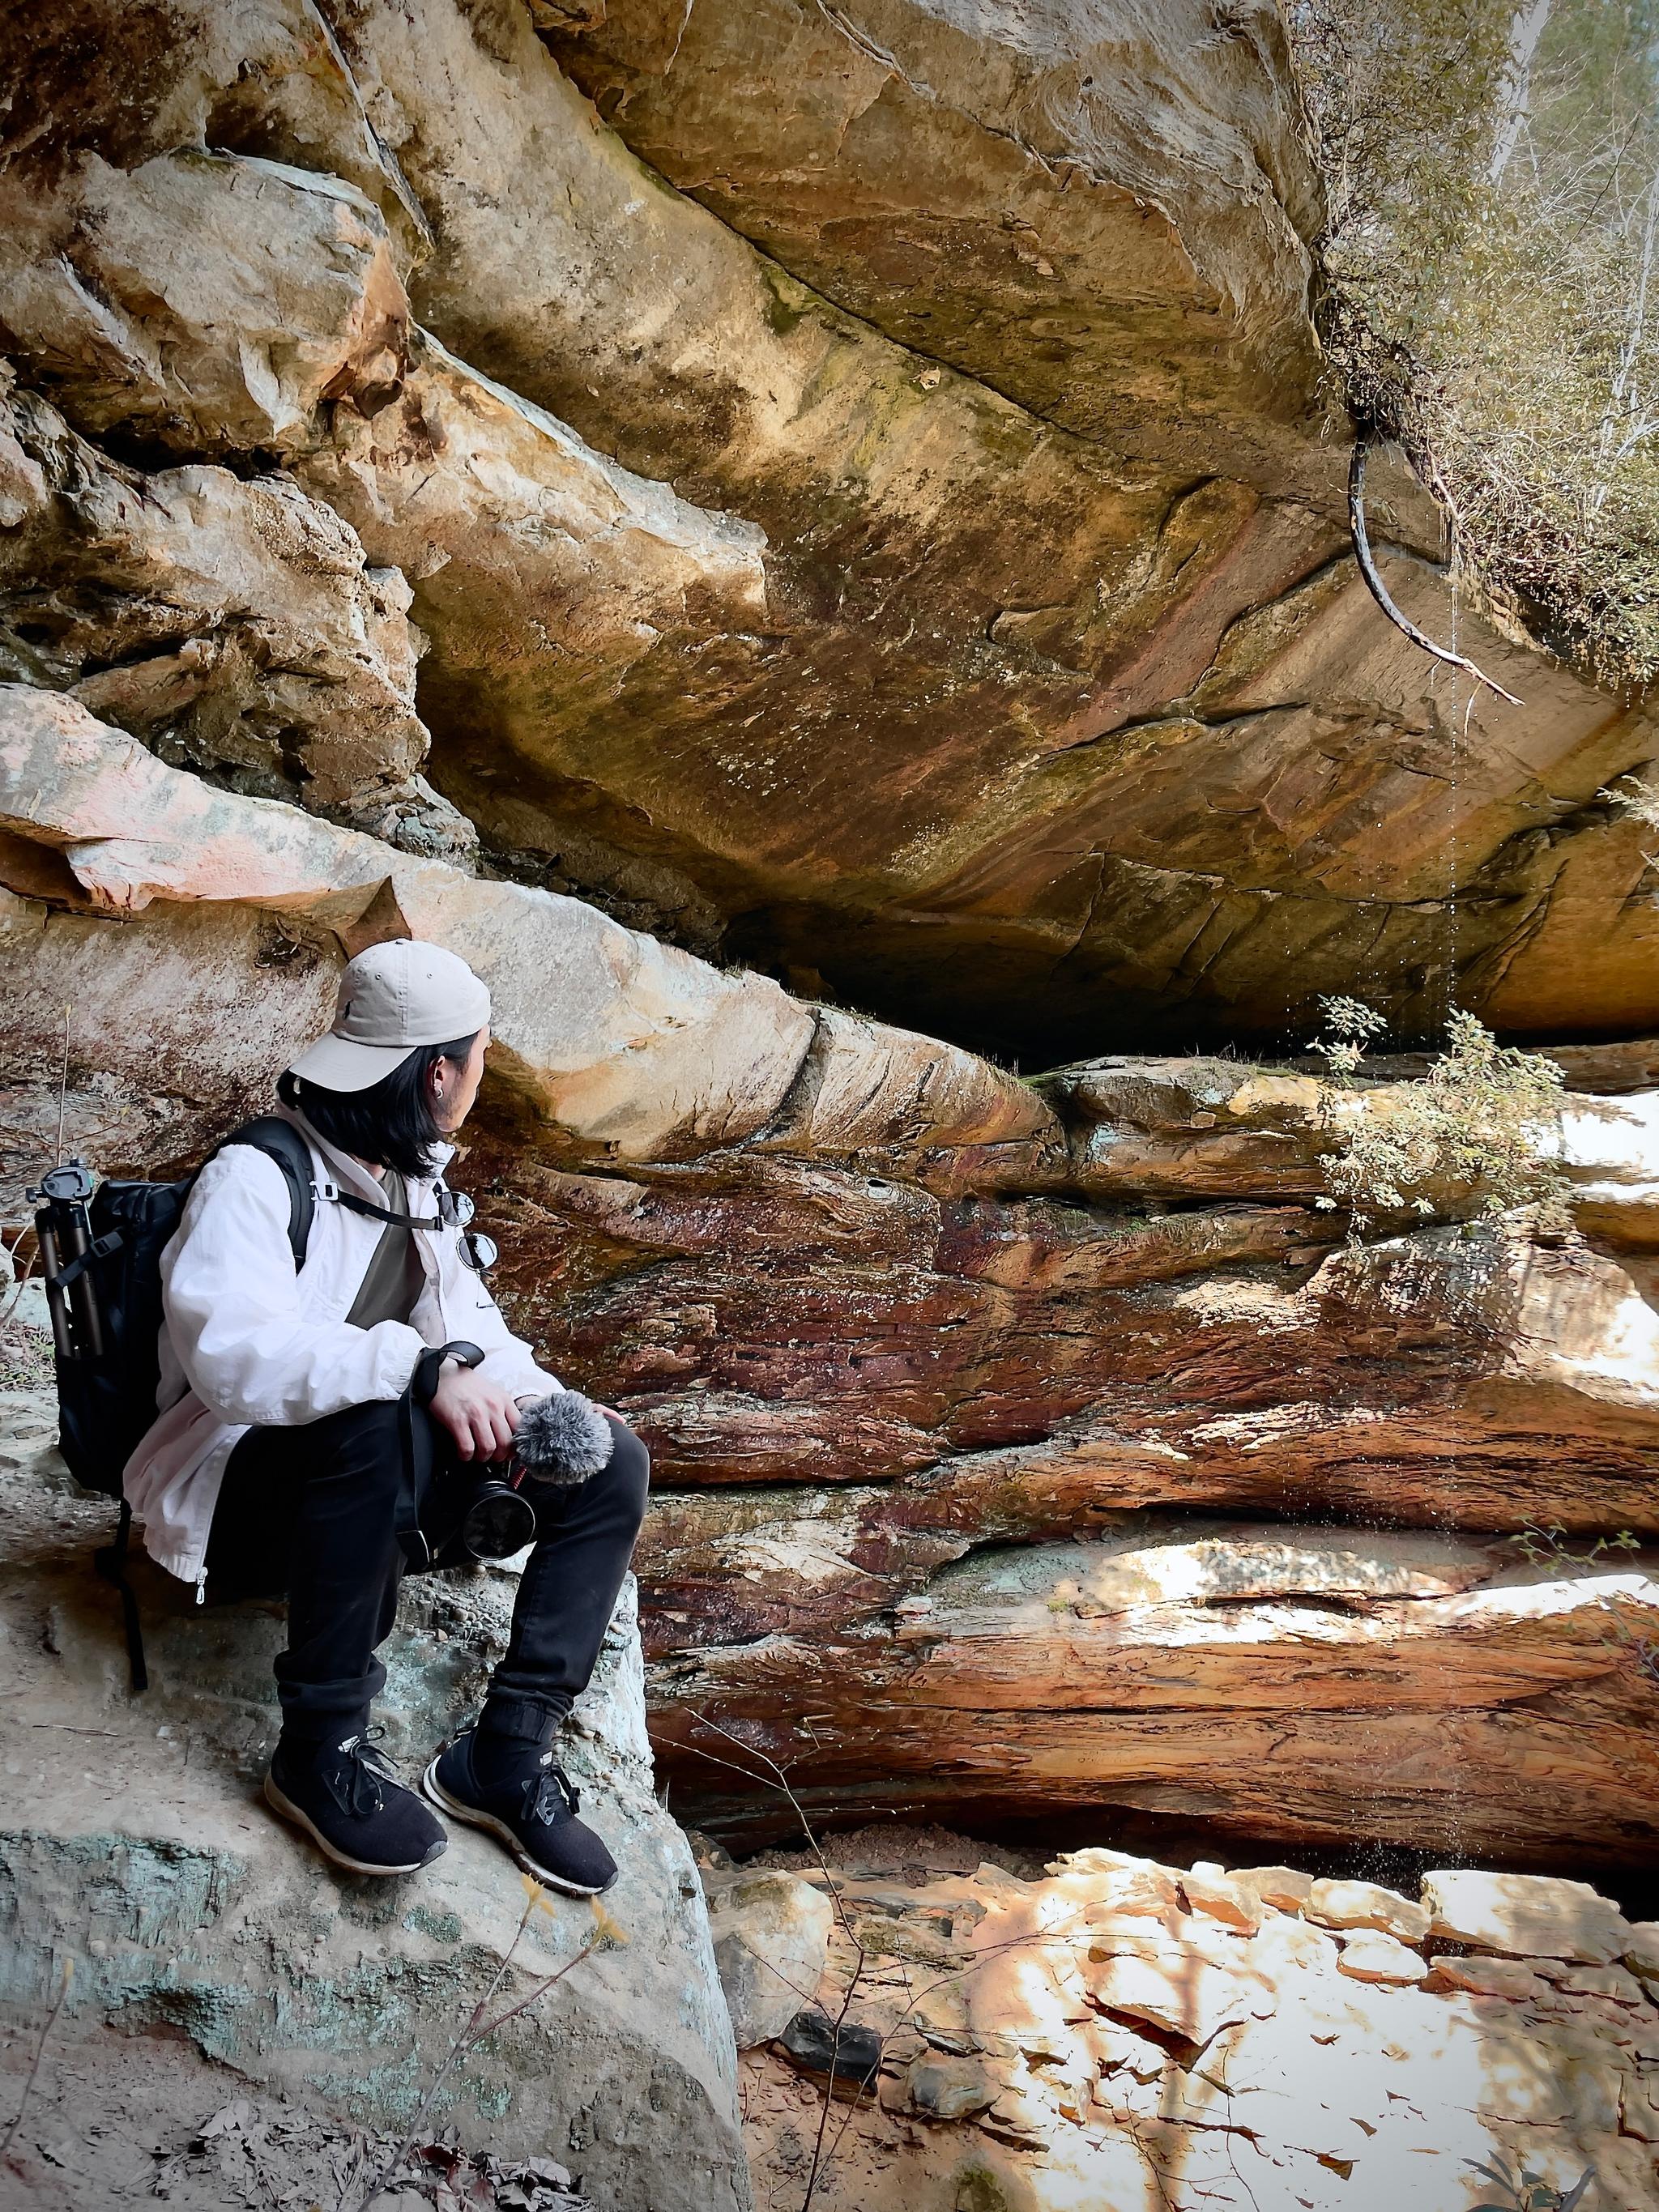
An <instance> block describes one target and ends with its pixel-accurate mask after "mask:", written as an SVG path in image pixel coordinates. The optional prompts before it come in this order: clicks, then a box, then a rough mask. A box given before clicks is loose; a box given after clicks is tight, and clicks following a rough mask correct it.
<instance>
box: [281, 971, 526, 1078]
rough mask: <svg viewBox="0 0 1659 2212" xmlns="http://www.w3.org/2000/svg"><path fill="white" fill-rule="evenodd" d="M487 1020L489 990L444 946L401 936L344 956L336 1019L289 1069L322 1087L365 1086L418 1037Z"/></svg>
mask: <svg viewBox="0 0 1659 2212" xmlns="http://www.w3.org/2000/svg"><path fill="white" fill-rule="evenodd" d="M488 1020H489V992H488V991H487V990H486V989H485V987H484V986H483V984H482V983H481V982H480V981H478V979H477V976H476V975H474V974H473V972H472V970H471V969H470V968H469V967H468V966H467V964H466V963H465V960H463V959H461V958H459V957H458V956H457V955H456V954H455V953H453V952H446V951H445V950H444V948H443V946H442V945H417V944H416V942H415V941H414V939H412V938H407V937H400V938H397V939H393V940H392V942H391V943H390V944H386V945H370V946H369V948H368V951H366V952H360V953H359V954H358V955H357V957H356V959H355V960H349V961H348V962H347V963H346V966H345V969H344V972H343V975H341V977H340V997H339V1002H338V1004H337V1006H336V1008H335V1013H334V1026H333V1028H332V1029H331V1030H330V1031H329V1033H328V1035H327V1036H323V1037H319V1038H318V1040H317V1042H316V1043H315V1044H313V1045H308V1046H307V1048H306V1049H305V1051H304V1052H302V1053H301V1054H300V1057H299V1058H298V1060H295V1062H294V1065H293V1068H292V1071H291V1072H292V1073H294V1074H295V1075H297V1076H298V1077H299V1078H300V1079H301V1082H303V1083H315V1084H319V1085H321V1086H322V1088H323V1089H324V1090H325V1091H367V1090H368V1086H369V1085H370V1084H371V1083H378V1082H379V1081H380V1078H381V1077H382V1076H383V1075H390V1074H391V1073H392V1069H393V1068H394V1067H401V1066H402V1065H403V1063H404V1060H407V1059H408V1058H409V1055H410V1053H411V1052H415V1051H417V1050H418V1049H419V1048H420V1047H421V1046H422V1045H423V1044H453V1043H454V1042H456V1040H457V1039H458V1038H459V1037H465V1036H473V1035H474V1034H475V1033H476V1032H477V1030H481V1029H482V1028H483V1025H484V1024H485V1023H486V1022H487V1021H488Z"/></svg>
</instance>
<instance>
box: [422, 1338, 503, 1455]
mask: <svg viewBox="0 0 1659 2212" xmlns="http://www.w3.org/2000/svg"><path fill="white" fill-rule="evenodd" d="M431 1412H432V1417H433V1419H435V1420H437V1421H441V1422H442V1423H443V1425H444V1426H445V1428H447V1430H448V1431H449V1433H450V1435H451V1436H452V1437H453V1438H454V1442H455V1453H456V1456H457V1457H458V1458H459V1459H464V1460H473V1459H505V1458H506V1457H507V1454H508V1453H509V1452H510V1451H511V1450H512V1449H513V1437H514V1436H515V1435H516V1434H517V1433H518V1427H519V1408H518V1407H517V1405H516V1404H515V1402H514V1401H513V1395H512V1394H511V1392H510V1391H508V1390H507V1389H506V1388H505V1386H504V1385H503V1384H501V1383H494V1382H492V1381H491V1380H490V1378H489V1376H487V1375H485V1374H484V1373H483V1372H482V1371H481V1370H479V1369H478V1368H476V1367H458V1366H454V1365H453V1364H450V1363H448V1362H446V1363H445V1365H444V1370H443V1372H442V1374H441V1376H439V1377H438V1387H437V1389H435V1391H434V1392H433V1394H432V1407H431Z"/></svg>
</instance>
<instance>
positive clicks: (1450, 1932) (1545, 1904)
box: [1423, 1868, 1632, 1966]
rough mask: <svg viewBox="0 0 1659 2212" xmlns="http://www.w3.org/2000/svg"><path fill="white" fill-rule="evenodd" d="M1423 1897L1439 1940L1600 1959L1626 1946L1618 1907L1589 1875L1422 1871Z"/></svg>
mask: <svg viewBox="0 0 1659 2212" xmlns="http://www.w3.org/2000/svg"><path fill="white" fill-rule="evenodd" d="M1423 1902H1424V1904H1425V1905H1426V1906H1427V1907H1428V1910H1429V1913H1430V1916H1431V1928H1430V1930H1429V1932H1430V1934H1431V1935H1432V1936H1434V1937H1435V1938H1436V1939H1437V1941H1439V1942H1452V1943H1468V1944H1470V1945H1472V1946H1473V1947H1474V1948H1476V1949H1477V1950H1482V1951H1498V1952H1504V1953H1507V1954H1509V1955H1510V1956H1511V1957H1514V1958H1528V1957H1534V1956H1535V1957H1538V1958H1543V1959H1571V1960H1583V1962H1584V1963H1585V1964H1586V1965H1589V1966H1607V1965H1610V1964H1611V1963H1612V1961H1613V1960H1615V1959H1618V1958H1620V1957H1621V1956H1622V1955H1623V1954H1624V1953H1625V1951H1626V1948H1628V1947H1629V1945H1630V1942H1631V1938H1632V1929H1631V1928H1630V1926H1629V1924H1628V1923H1627V1922H1626V1920H1625V1918H1624V1917H1623V1915H1622V1914H1621V1913H1620V1911H1619V1909H1618V1907H1617V1906H1616V1905H1612V1904H1610V1903H1609V1902H1608V1900H1607V1899H1606V1898H1605V1897H1602V1896H1601V1895H1600V1894H1599V1893H1597V1892H1596V1891H1595V1890H1593V1889H1592V1888H1591V1887H1589V1883H1588V1882H1583V1881H1561V1880H1559V1879H1558V1878H1557V1877H1555V1876H1553V1875H1527V1874H1480V1873H1478V1872H1475V1871H1474V1870H1473V1869H1462V1868H1458V1869H1446V1870H1443V1871H1442V1872H1439V1873H1436V1874H1430V1875H1425V1876H1424V1878H1423Z"/></svg>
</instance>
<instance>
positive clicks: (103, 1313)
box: [35, 1115, 315, 1690]
mask: <svg viewBox="0 0 1659 2212" xmlns="http://www.w3.org/2000/svg"><path fill="white" fill-rule="evenodd" d="M227 1145H250V1146H252V1147H253V1149H254V1150H255V1151H256V1152H264V1154H265V1156H266V1157H267V1158H269V1159H272V1160H274V1161H275V1162H276V1165H277V1166H278V1167H279V1168H280V1169H281V1170H282V1171H283V1176H284V1177H285V1178H286V1180H287V1182H288V1192H289V1223H288V1240H289V1245H290V1247H291V1248H292V1249H293V1253H294V1264H295V1267H296V1268H299V1267H303V1266H304V1265H305V1257H306V1248H307V1243H308V1241H309V1238H310V1234H311V1220H312V1214H313V1208H314V1204H315V1197H314V1193H313V1188H312V1166H311V1152H310V1148H309V1147H308V1146H307V1143H306V1141H305V1139H304V1138H303V1137H302V1136H301V1134H300V1133H299V1131H298V1130H297V1129H295V1127H293V1126H292V1125H291V1124H290V1123H289V1122H287V1121H279V1120H278V1119H277V1118H276V1115H261V1116H260V1118H259V1119H258V1121H250V1122H248V1123H247V1124H246V1127H243V1128H240V1129H237V1130H234V1131H233V1133H231V1134H230V1135H229V1136H228V1137H226V1138H224V1139H222V1142H221V1143H220V1144H218V1145H216V1146H215V1147H214V1151H213V1152H210V1153H209V1155H208V1158H209V1159H211V1158H214V1157H215V1156H216V1153H218V1152H222V1151H223V1150H224V1148H225V1146H227ZM206 1164H207V1163H206V1161H204V1163H203V1165H204V1166H205V1165H206ZM196 1172H197V1175H199V1174H200V1173H201V1169H200V1168H198V1169H197V1171H196ZM77 1176H78V1177H79V1178H80V1182H79V1186H78V1187H79V1188H81V1189H82V1190H84V1189H85V1188H86V1186H87V1183H88V1182H89V1181H90V1178H89V1177H87V1176H86V1175H85V1170H82V1169H81V1168H80V1166H79V1164H78V1163H76V1165H75V1167H74V1168H73V1169H69V1170H66V1169H58V1170H54V1173H53V1175H52V1176H48V1177H47V1178H46V1182H44V1183H43V1184H42V1186H41V1190H40V1194H39V1195H40V1196H42V1197H44V1198H46V1200H48V1201H50V1200H52V1199H54V1198H58V1197H59V1196H60V1193H59V1192H58V1191H54V1189H53V1188H52V1186H53V1183H54V1182H56V1181H58V1178H63V1177H67V1178H70V1182H71V1183H72V1182H73V1179H74V1178H75V1177H77ZM195 1181H196V1176H194V1175H192V1176H186V1177H185V1180H184V1181H183V1182H100V1184H99V1185H98V1186H97V1188H96V1189H95V1190H94V1191H93V1192H92V1194H91V1195H90V1197H89V1198H88V1199H87V1200H86V1201H85V1204H84V1218H85V1231H84V1232H82V1233H80V1234H79V1235H78V1237H77V1241H79V1242H81V1243H83V1244H84V1248H85V1249H82V1250H81V1251H79V1252H78V1253H73V1254H72V1248H66V1246H65V1242H64V1234H63V1223H64V1215H63V1214H62V1213H61V1212H54V1208H53V1207H52V1205H51V1204H50V1203H48V1204H47V1205H46V1206H43V1207H42V1209H41V1211H40V1213H38V1214H37V1215H36V1217H35V1219H36V1223H37V1225H38V1226H39V1227H40V1229H41V1231H42V1256H43V1260H46V1254H47V1239H48V1238H52V1239H53V1240H54V1243H53V1247H52V1249H53V1251H54V1252H55V1257H56V1260H57V1262H58V1264H57V1266H56V1267H52V1266H51V1264H50V1261H47V1273H48V1280H49V1285H50V1290H51V1291H52V1293H54V1294H55V1295H54V1296H53V1297H52V1304H53V1305H54V1309H55V1310H54V1317H53V1320H54V1330H55V1333H56V1338H57V1359H56V1367H57V1376H58V1434H59V1441H60V1444H61V1448H62V1450H63V1454H64V1460H65V1462H67V1464H68V1467H69V1470H70V1474H72V1475H73V1476H74V1477H75V1480H76V1481H77V1482H78V1483H80V1484H81V1485H82V1487H83V1488H84V1489H87V1490H93V1491H99V1492H102V1493H103V1494H104V1495H105V1496H106V1497H108V1498H120V1499H121V1518H120V1524H119V1527H118V1529H117V1532H116V1537H115V1541H114V1542H113V1544H111V1545H108V1546H106V1547H105V1548H104V1549H103V1550H101V1551H100V1552H98V1553H95V1554H94V1563H95V1565H96V1566H97V1569H98V1571H99V1573H100V1575H102V1576H103V1577H104V1578H105V1580H106V1582H110V1583H114V1585H115V1587H116V1588H117V1589H118V1590H119V1591H120V1593H121V1607H122V1613H123V1615H124V1617H125V1623H126V1635H127V1655H128V1657H129V1659H130V1661H131V1668H132V1686H133V1688H134V1689H135V1690H143V1689H144V1688H146V1687H147V1686H148V1683H149V1674H148V1671H147V1669H146V1668H145V1665H144V1650H143V1636H142V1633H141V1632H140V1629H139V1625H138V1605H137V1598H136V1597H135V1596H134V1595H133V1591H132V1589H131V1584H130V1583H128V1581H127V1577H126V1554H127V1547H128V1540H129V1538H130V1536H131V1530H132V1509H131V1506H129V1505H128V1504H127V1502H126V1499H125V1497H123V1496H122V1490H121V1474H122V1470H123V1468H125V1466H126V1463H127V1462H128V1460H129V1459H131V1456H132V1455H133V1453H134V1452H135V1451H136V1450H137V1448H138V1446H139V1444H140V1443H142V1442H143V1438H144V1437H145V1435H146V1434H147V1433H148V1431H149V1428H150V1426H151V1425H152V1424H153V1423H154V1421H155V1418H156V1413H157V1410H158V1408H157V1406H156V1402H155V1400H156V1389H157V1386H158V1384H159V1383H160V1380H161V1321H162V1315H161V1252H162V1249H163V1247H164V1246H165V1245H166V1244H167V1243H168V1241H169V1239H170V1238H171V1237H172V1236H173V1232H174V1231H175V1230H176V1229H177V1228H178V1226H179V1218H180V1216H181V1215H182V1214H183V1212H184V1210H185V1200H187V1199H188V1198H189V1196H190V1194H191V1188H192V1187H193V1185H194V1183H195ZM65 1187H66V1188H68V1187H69V1186H67V1185H66V1186H65ZM82 1276H84V1277H85V1279H86V1280H85V1285H84V1288H81V1287H80V1285H81V1279H82ZM87 1292H90V1300H89V1302H88V1299H87V1295H86V1294H87ZM88 1303H89V1304H90V1308H91V1309H92V1310H94V1312H95V1316H96V1318H95V1322H94V1330H95V1337H94V1340H93V1341H92V1342H90V1343H89V1342H88V1331H87V1329H86V1328H85V1326H84V1324H82V1326H81V1327H79V1328H77V1327H76V1316H78V1315H80V1314H83V1313H85V1312H86V1311H87V1310H88ZM58 1310H66V1311H67V1313H68V1315H69V1316H70V1319H68V1320H67V1321H60V1319H59V1317H58Z"/></svg>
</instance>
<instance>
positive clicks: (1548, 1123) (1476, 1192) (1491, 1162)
mask: <svg viewBox="0 0 1659 2212" xmlns="http://www.w3.org/2000/svg"><path fill="white" fill-rule="evenodd" d="M1320 1005H1321V1006H1322V1010H1323V1012H1324V1018H1325V1028H1324V1032H1323V1034H1322V1036H1320V1037H1318V1038H1316V1040H1315V1042H1314V1045H1313V1049H1314V1051H1315V1052H1316V1053H1317V1054H1319V1055H1320V1057H1321V1058H1322V1060H1324V1061H1325V1064H1326V1066H1328V1069H1329V1070H1330V1073H1331V1077H1332V1089H1331V1091H1329V1093H1328V1095H1327V1097H1326V1100H1325V1102H1324V1108H1323V1112H1324V1119H1325V1122H1326V1126H1327V1127H1328V1129H1329V1131H1330V1133H1331V1136H1332V1139H1333V1141H1332V1145H1331V1148H1330V1150H1329V1151H1328V1152H1324V1153H1322V1156H1321V1157H1322V1163H1323V1166H1324V1171H1325V1194H1324V1195H1323V1196H1322V1197H1320V1198H1317V1199H1316V1200H1315V1201H1314V1203H1315V1205H1316V1206H1319V1207H1321V1208H1322V1209H1323V1210H1325V1211H1327V1212H1335V1211H1337V1210H1339V1209H1341V1210H1345V1211H1346V1213H1347V1216H1348V1235H1349V1240H1350V1242H1351V1243H1359V1242H1361V1241H1362V1240H1363V1239H1364V1237H1366V1236H1367V1235H1368V1234H1369V1233H1370V1231H1373V1230H1374V1229H1376V1228H1377V1227H1379V1226H1383V1227H1384V1228H1388V1227H1398V1226H1401V1225H1404V1224H1405V1223H1407V1222H1408V1221H1409V1220H1410V1219H1412V1218H1413V1217H1416V1218H1419V1219H1423V1218H1433V1217H1434V1216H1436V1215H1437V1214H1443V1213H1452V1214H1456V1215H1467V1214H1468V1213H1470V1212H1475V1213H1486V1214H1492V1213H1504V1212H1509V1211H1510V1208H1511V1207H1515V1206H1533V1207H1535V1208H1537V1209H1538V1214H1539V1221H1540V1225H1541V1227H1543V1228H1544V1229H1546V1230H1547V1231H1551V1232H1559V1231H1564V1230H1565V1229H1566V1228H1568V1227H1570V1226H1571V1216H1570V1214H1569V1212H1568V1210H1567V1206H1566V1189H1567V1186H1566V1182H1565V1177H1564V1176H1563V1175H1562V1173H1561V1169H1560V1164H1559V1158H1560V1130H1561V1091H1562V1075H1561V1071H1560V1069H1559V1067H1557V1066H1556V1065H1555V1064H1554V1062H1553V1060H1546V1059H1544V1058H1543V1057H1542V1056H1541V1054H1537V1053H1532V1052H1522V1051H1519V1050H1517V1049H1516V1048H1515V1047H1513V1046H1510V1045H1500V1044H1499V1043H1498V1040H1497V1039H1496V1037H1494V1036H1493V1035H1492V1031H1491V1030H1489V1029H1487V1028H1486V1026H1485V1025H1484V1024H1482V1023H1481V1022H1480V1021H1478V1020H1477V1019H1476V1018H1475V1017H1474V1015H1473V1014H1471V1013H1466V1012H1463V1011H1462V1009H1461V1008H1460V1009H1459V1010H1458V1011H1457V1012H1455V1013H1453V1014H1452V1016H1451V1017H1450V1018H1449V1021H1448V1022H1447V1024H1446V1049H1445V1051H1444V1052H1443V1054H1441V1056H1440V1057H1439V1059H1438V1060H1436V1061H1435V1062H1434V1063H1433V1065H1432V1066H1431V1068H1430V1069H1429V1072H1428V1073H1427V1074H1426V1075H1425V1076H1424V1077H1423V1078H1422V1079H1421V1080H1420V1081H1418V1082H1410V1083H1398V1084H1389V1085H1386V1086H1380V1085H1379V1086H1377V1087H1376V1088H1373V1089H1369V1090H1366V1091H1360V1090H1359V1089H1358V1077H1359V1076H1360V1074H1361V1073H1362V1072H1363V1067H1364V1054H1365V1050H1366V1048H1367V1046H1368V1045H1370V1044H1371V1043H1373V1042H1376V1038H1377V1037H1378V1036H1380V1035H1381V1034H1382V1031H1383V1026H1384V1024H1383V1018H1382V1017H1381V1016H1380V1015H1379V1014H1377V1013H1376V1012H1375V1011H1374V1010H1373V1009H1372V1008H1371V1007H1370V1006H1364V1005H1363V1004H1362V1003H1361V1002H1360V1001H1359V1000H1357V999H1350V998H1328V999H1322V1000H1321V1001H1320Z"/></svg>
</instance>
